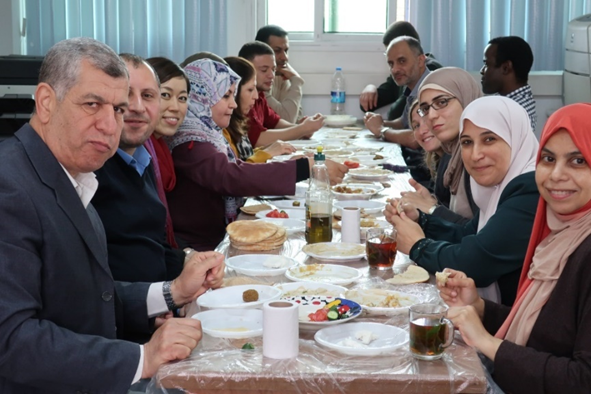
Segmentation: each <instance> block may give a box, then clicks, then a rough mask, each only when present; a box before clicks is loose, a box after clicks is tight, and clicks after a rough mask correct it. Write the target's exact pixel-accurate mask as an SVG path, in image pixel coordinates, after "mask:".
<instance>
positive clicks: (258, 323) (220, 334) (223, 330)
mask: <svg viewBox="0 0 591 394" xmlns="http://www.w3.org/2000/svg"><path fill="white" fill-rule="evenodd" d="M193 319H197V320H199V321H201V328H202V329H203V332H204V333H206V334H208V335H211V336H212V337H216V338H252V337H260V336H261V335H263V311H262V310H260V309H212V310H209V311H204V312H199V313H197V314H195V315H193Z"/></svg>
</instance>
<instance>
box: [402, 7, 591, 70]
mask: <svg viewBox="0 0 591 394" xmlns="http://www.w3.org/2000/svg"><path fill="white" fill-rule="evenodd" d="M398 1H406V5H405V10H406V18H405V19H406V20H408V21H409V22H410V23H412V24H413V25H414V26H415V27H416V28H417V31H418V32H419V35H420V36H421V43H422V45H423V49H424V50H425V51H426V52H431V53H433V54H434V55H435V57H436V58H437V60H439V61H440V62H441V63H442V64H444V65H447V66H456V67H461V68H464V69H466V70H471V71H475V70H479V69H480V68H481V67H482V59H483V52H484V48H485V47H486V45H487V43H488V41H489V40H490V39H492V38H495V37H499V36H510V35H515V36H520V37H522V38H523V39H524V40H526V41H527V42H528V43H529V45H530V46H531V48H532V51H533V53H534V64H533V67H532V70H537V71H543V70H563V69H564V43H565V39H566V29H567V25H568V22H569V21H570V20H572V19H574V18H577V17H579V16H581V15H585V14H588V13H591V0H564V1H562V0H398Z"/></svg>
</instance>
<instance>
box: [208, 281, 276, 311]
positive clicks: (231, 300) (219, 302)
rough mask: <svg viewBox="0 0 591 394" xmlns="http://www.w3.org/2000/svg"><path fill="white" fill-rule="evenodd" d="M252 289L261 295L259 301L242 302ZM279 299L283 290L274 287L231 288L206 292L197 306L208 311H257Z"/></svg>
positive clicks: (250, 286)
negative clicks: (268, 302)
mask: <svg viewBox="0 0 591 394" xmlns="http://www.w3.org/2000/svg"><path fill="white" fill-rule="evenodd" d="M250 289H253V290H256V291H257V292H258V293H259V299H258V301H254V302H244V301H243V300H242V293H244V292H245V291H246V290H250ZM279 297H281V290H279V289H278V288H276V287H273V286H265V285H242V286H231V287H223V288H221V289H216V290H212V291H208V292H206V293H205V294H203V295H201V296H200V297H199V298H197V305H199V306H200V307H201V308H207V309H232V308H238V309H242V308H246V309H255V308H261V307H262V306H263V304H264V303H265V302H267V301H274V300H278V299H279Z"/></svg>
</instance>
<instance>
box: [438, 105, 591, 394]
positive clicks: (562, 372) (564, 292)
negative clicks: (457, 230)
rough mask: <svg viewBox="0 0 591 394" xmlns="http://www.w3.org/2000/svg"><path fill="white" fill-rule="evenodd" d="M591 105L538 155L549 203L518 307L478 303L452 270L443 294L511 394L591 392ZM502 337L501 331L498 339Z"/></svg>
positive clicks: (547, 133) (562, 124) (547, 135)
mask: <svg viewBox="0 0 591 394" xmlns="http://www.w3.org/2000/svg"><path fill="white" fill-rule="evenodd" d="M589 111H591V105H589V104H573V105H569V106H567V107H564V108H562V109H560V110H558V111H556V113H554V114H553V115H552V116H551V117H550V118H549V119H548V122H547V123H546V126H545V127H544V131H543V132H542V138H541V141H540V150H539V152H538V156H537V165H536V184H537V186H538V189H539V191H540V202H539V204H538V210H537V212H536V219H535V222H534V226H533V231H532V235H531V239H530V243H529V247H528V251H527V255H526V258H525V264H524V267H523V271H522V274H521V280H520V284H519V288H518V292H517V300H516V302H515V304H514V305H513V307H512V308H508V307H504V306H502V305H498V304H495V303H492V302H490V301H485V300H483V299H482V298H480V297H478V295H477V293H476V291H475V287H474V281H473V280H472V279H469V278H467V277H466V275H465V274H464V273H462V272H459V271H453V270H449V272H450V277H449V279H448V281H447V284H446V285H445V287H440V291H441V296H442V297H443V299H444V300H445V301H446V302H447V304H448V305H450V306H452V308H451V309H450V310H449V313H448V317H449V318H450V319H451V320H452V321H453V323H454V325H455V326H456V327H457V328H458V329H459V331H460V333H461V334H462V337H463V338H464V340H465V341H466V343H467V344H468V345H471V346H474V347H475V348H476V349H478V350H479V351H480V352H482V353H483V355H485V356H486V357H487V358H489V359H490V360H492V362H493V363H494V370H493V371H492V377H493V379H494V381H495V382H496V384H498V385H499V386H500V387H501V389H503V390H504V391H507V392H512V393H589V392H591V335H590V334H589V330H590V329H591V286H590V285H589V284H590V283H591V237H590V235H591V167H590V166H589V163H591V134H590V133H589V130H591V118H590V117H589ZM495 333H496V334H495Z"/></svg>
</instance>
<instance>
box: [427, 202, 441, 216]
mask: <svg viewBox="0 0 591 394" xmlns="http://www.w3.org/2000/svg"><path fill="white" fill-rule="evenodd" d="M438 206H439V205H437V204H435V205H433V206H432V207H431V208H429V211H427V213H428V214H429V215H433V212H435V210H436V209H437V207H438Z"/></svg>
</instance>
